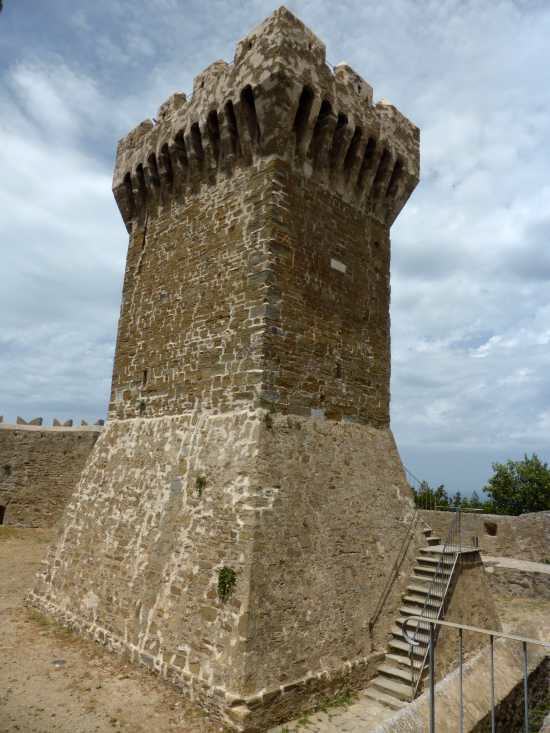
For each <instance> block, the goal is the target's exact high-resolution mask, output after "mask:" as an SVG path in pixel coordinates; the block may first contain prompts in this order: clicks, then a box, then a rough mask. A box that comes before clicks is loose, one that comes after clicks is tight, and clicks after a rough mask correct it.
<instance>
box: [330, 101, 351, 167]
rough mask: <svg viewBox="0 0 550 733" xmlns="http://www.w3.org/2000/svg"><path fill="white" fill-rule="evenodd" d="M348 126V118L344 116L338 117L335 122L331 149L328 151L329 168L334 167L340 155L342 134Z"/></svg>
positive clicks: (342, 140)
mask: <svg viewBox="0 0 550 733" xmlns="http://www.w3.org/2000/svg"><path fill="white" fill-rule="evenodd" d="M347 126H348V118H347V116H346V115H345V114H342V113H341V112H340V114H339V115H338V120H337V122H336V127H335V129H334V135H333V138H332V148H331V149H330V164H331V166H334V165H336V163H337V162H338V156H339V155H340V150H341V148H342V144H343V142H344V133H345V131H346V127H347Z"/></svg>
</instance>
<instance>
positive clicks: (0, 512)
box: [0, 504, 6, 524]
mask: <svg viewBox="0 0 550 733" xmlns="http://www.w3.org/2000/svg"><path fill="white" fill-rule="evenodd" d="M5 514H6V507H5V506H2V505H1V504H0V524H4V516H5Z"/></svg>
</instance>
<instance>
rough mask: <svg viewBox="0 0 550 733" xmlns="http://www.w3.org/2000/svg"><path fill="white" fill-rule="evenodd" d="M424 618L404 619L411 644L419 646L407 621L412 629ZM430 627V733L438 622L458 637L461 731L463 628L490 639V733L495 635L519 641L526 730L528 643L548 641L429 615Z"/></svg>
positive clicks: (526, 732)
mask: <svg viewBox="0 0 550 733" xmlns="http://www.w3.org/2000/svg"><path fill="white" fill-rule="evenodd" d="M425 620H426V619H425V618H423V617H421V616H408V617H407V618H406V619H405V620H404V621H403V635H404V637H405V639H406V641H407V643H408V644H409V645H410V646H411V648H414V647H415V646H419V644H420V642H419V641H417V640H416V638H411V636H410V635H409V632H408V630H407V625H408V623H409V622H410V621H415V622H416V625H415V632H416V629H417V628H418V624H419V623H420V622H425ZM428 624H429V627H430V644H429V649H428V651H429V659H430V700H429V706H430V733H435V635H436V634H435V631H436V628H438V627H439V626H448V627H449V628H451V629H458V635H459V636H458V639H459V699H460V726H459V731H460V733H464V689H463V669H462V668H463V634H464V631H472V632H474V633H477V634H485V635H486V636H489V638H490V641H491V662H490V663H491V733H495V731H496V716H495V650H494V640H495V637H498V638H500V639H510V640H511V641H518V642H520V643H521V645H522V650H523V725H524V733H529V685H528V679H529V678H528V665H527V644H535V645H537V646H542V647H544V648H545V649H550V641H541V640H540V639H530V638H529V637H527V636H518V635H517V634H505V633H503V632H502V631H495V630H493V629H482V628H480V627H479V626H469V625H468V624H457V623H455V622H454V621H441V620H439V619H429V621H428Z"/></svg>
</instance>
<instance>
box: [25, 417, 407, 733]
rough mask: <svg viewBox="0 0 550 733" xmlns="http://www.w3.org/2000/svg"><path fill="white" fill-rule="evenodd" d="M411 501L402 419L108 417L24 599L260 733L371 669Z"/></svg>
mask: <svg viewBox="0 0 550 733" xmlns="http://www.w3.org/2000/svg"><path fill="white" fill-rule="evenodd" d="M411 513H412V500H411V497H410V495H409V489H408V486H407V484H406V482H405V479H404V476H403V472H402V468H401V463H400V460H399V456H398V454H397V450H396V448H395V444H394V441H393V438H392V435H391V433H390V431H389V430H377V429H374V428H370V427H367V426H364V425H358V424H351V423H342V422H334V421H329V420H320V419H313V418H304V417H291V416H288V417H283V416H272V415H268V414H267V413H265V411H263V410H258V411H253V410H243V411H239V412H233V413H226V414H221V415H216V414H210V413H206V412H202V413H190V414H187V415H181V416H177V417H163V418H149V419H145V418H136V419H131V420H125V421H111V422H109V423H108V425H107V427H106V429H105V431H104V433H103V434H102V436H101V437H100V439H99V440H98V442H97V444H96V446H95V449H94V452H93V454H92V456H91V458H90V460H89V461H88V463H87V465H86V467H85V469H84V472H83V474H82V477H81V480H80V483H79V485H78V487H77V489H76V491H75V493H74V495H73V497H72V499H71V501H70V503H69V505H68V507H67V509H66V512H65V515H64V519H63V521H62V528H61V530H60V533H59V536H58V538H57V541H56V543H55V544H54V545H53V546H52V548H51V549H50V552H49V555H48V558H47V561H46V562H45V564H44V567H43V569H42V571H41V572H40V574H39V576H38V578H37V583H36V587H35V588H34V590H33V592H32V593H31V594H30V596H29V599H28V602H29V603H30V604H31V605H33V606H35V607H36V608H38V609H40V610H41V611H42V612H44V613H47V614H48V615H51V616H53V617H54V618H56V619H57V620H59V621H60V622H61V623H63V624H65V625H67V626H69V627H71V628H73V629H75V630H76V631H77V632H78V633H80V634H82V635H85V636H88V637H91V638H94V639H96V640H97V641H98V642H100V643H103V644H105V645H107V646H108V647H109V648H111V649H112V650H114V651H117V652H120V653H125V654H128V655H129V656H130V657H131V658H132V659H133V660H134V661H137V662H140V663H142V664H146V665H147V666H149V667H151V668H152V669H154V670H155V671H157V672H158V673H159V674H160V675H161V676H163V677H165V678H166V679H168V680H170V681H171V682H173V683H174V684H176V685H178V686H179V687H181V688H182V689H183V690H185V692H186V694H188V695H190V696H191V697H192V698H193V699H195V700H197V702H198V703H199V704H200V705H202V706H203V707H205V709H206V710H207V711H208V712H209V713H210V714H211V715H213V716H216V717H218V718H219V719H220V720H222V721H223V722H225V723H226V724H230V725H232V726H233V727H234V728H236V729H237V730H254V729H258V730H261V729H262V726H265V725H267V724H268V723H270V722H275V721H279V720H283V719H284V717H285V716H290V715H295V714H296V713H298V712H299V711H300V709H301V708H302V707H303V708H309V707H311V706H312V705H313V704H314V702H315V701H318V700H319V699H321V698H322V697H327V696H330V695H331V694H336V693H337V692H338V691H340V690H341V689H344V688H346V687H350V688H351V687H354V688H357V687H361V686H363V685H364V684H365V682H366V681H367V680H368V678H369V677H370V676H371V675H372V673H373V672H374V668H375V662H374V661H373V657H372V648H371V639H370V635H369V628H368V622H369V619H370V617H371V614H372V612H373V610H374V607H375V605H376V602H377V600H378V598H379V595H380V593H381V591H382V588H383V585H384V583H385V580H386V577H387V575H388V573H389V571H390V569H391V566H392V564H393V561H394V558H395V556H396V555H397V552H398V550H399V547H400V545H401V542H402V539H403V537H404V535H405V533H406V531H407V521H408V520H409V518H410V516H411ZM224 568H225V569H226V571H228V572H229V575H230V576H231V577H234V579H235V585H234V588H230V593H229V595H228V597H227V598H221V597H220V593H219V576H220V571H222V570H223V569H224ZM233 574H234V575H233ZM389 621H391V615H390V617H389ZM381 623H383V619H382V621H381Z"/></svg>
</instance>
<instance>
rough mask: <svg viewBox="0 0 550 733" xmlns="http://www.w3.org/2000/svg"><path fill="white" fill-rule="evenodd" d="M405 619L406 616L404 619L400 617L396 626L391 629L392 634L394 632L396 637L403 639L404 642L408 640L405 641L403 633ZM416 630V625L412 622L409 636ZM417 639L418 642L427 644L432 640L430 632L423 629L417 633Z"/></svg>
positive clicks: (408, 628) (408, 629)
mask: <svg viewBox="0 0 550 733" xmlns="http://www.w3.org/2000/svg"><path fill="white" fill-rule="evenodd" d="M405 619H406V617H405V616H403V617H401V616H400V617H399V618H398V619H397V621H396V623H395V625H394V626H392V629H391V632H392V634H393V635H394V636H396V637H397V638H398V639H401V638H403V640H404V641H406V639H405V632H404V631H403V623H404V622H405ZM414 630H415V625H414V623H413V622H412V621H411V622H410V624H409V625H408V626H407V633H409V634H411V635H412V634H413V632H414ZM415 638H416V640H417V641H422V642H425V643H426V644H427V643H428V641H429V640H430V634H429V632H428V630H427V629H425V628H421V629H419V630H418V631H417V632H416V637H415Z"/></svg>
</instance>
